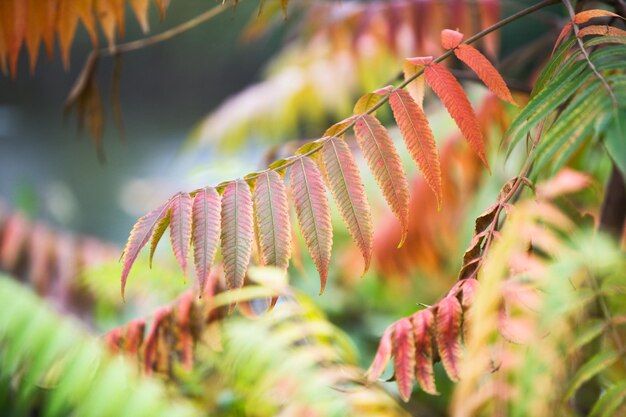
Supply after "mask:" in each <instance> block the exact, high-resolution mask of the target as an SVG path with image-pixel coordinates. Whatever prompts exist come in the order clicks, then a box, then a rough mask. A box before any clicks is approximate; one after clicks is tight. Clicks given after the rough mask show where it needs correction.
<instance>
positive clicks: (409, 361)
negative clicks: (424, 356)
mask: <svg viewBox="0 0 626 417" xmlns="http://www.w3.org/2000/svg"><path fill="white" fill-rule="evenodd" d="M393 360H394V367H395V369H396V383H397V384H398V391H399V393H400V397H401V398H402V399H403V400H404V401H405V402H408V401H409V398H411V391H412V390H413V378H414V376H415V340H414V339H413V326H412V325H411V320H410V319H408V318H404V319H401V320H398V321H397V322H396V324H395V326H394V332H393Z"/></svg>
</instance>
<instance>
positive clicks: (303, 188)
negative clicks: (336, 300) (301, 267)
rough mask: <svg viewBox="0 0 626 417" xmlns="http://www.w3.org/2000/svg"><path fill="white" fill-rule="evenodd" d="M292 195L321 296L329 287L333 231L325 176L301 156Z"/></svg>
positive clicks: (293, 171) (293, 177)
mask: <svg viewBox="0 0 626 417" xmlns="http://www.w3.org/2000/svg"><path fill="white" fill-rule="evenodd" d="M290 175H291V177H290V180H291V184H290V185H291V194H292V196H293V202H294V205H295V207H296V217H297V218H298V224H299V225H300V230H301V231H302V236H303V237H304V241H305V242H306V246H307V248H308V249H309V253H310V254H311V257H312V258H313V262H314V263H315V266H316V267H317V271H318V272H319V274H320V285H321V288H320V294H321V293H322V292H324V287H326V279H327V278H328V266H329V264H330V252H331V248H332V245H333V229H332V224H331V222H330V206H329V205H328V199H327V197H326V189H325V188H324V183H323V181H322V174H321V173H320V171H319V169H318V168H317V166H316V165H315V162H313V161H312V160H311V159H309V158H307V157H300V158H299V159H298V160H297V161H296V163H295V164H293V165H292V166H291V174H290Z"/></svg>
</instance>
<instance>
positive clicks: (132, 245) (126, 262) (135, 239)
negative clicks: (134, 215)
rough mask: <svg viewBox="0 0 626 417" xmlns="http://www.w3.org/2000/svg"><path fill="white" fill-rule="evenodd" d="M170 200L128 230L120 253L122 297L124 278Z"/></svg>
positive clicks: (165, 211)
mask: <svg viewBox="0 0 626 417" xmlns="http://www.w3.org/2000/svg"><path fill="white" fill-rule="evenodd" d="M170 201H171V200H168V201H167V202H166V203H165V204H163V205H162V206H161V207H159V208H157V209H155V210H152V211H151V212H150V213H148V214H146V215H144V216H143V217H141V218H140V219H139V220H137V223H135V225H134V226H133V229H132V230H131V231H130V236H129V237H128V242H126V247H125V248H124V252H123V253H122V264H123V268H122V298H124V290H125V288H126V280H127V279H128V273H129V272H130V268H131V267H132V266H133V263H134V262H135V260H136V259H137V255H139V252H140V251H141V249H142V248H143V247H144V246H145V245H146V243H148V240H149V239H150V236H151V235H152V231H153V230H154V227H155V226H156V224H157V223H158V222H159V221H160V220H161V219H162V218H163V216H164V215H165V213H167V211H168V210H169V209H170Z"/></svg>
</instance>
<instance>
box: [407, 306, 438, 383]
mask: <svg viewBox="0 0 626 417" xmlns="http://www.w3.org/2000/svg"><path fill="white" fill-rule="evenodd" d="M411 320H412V321H413V334H414V337H415V378H416V379H417V382H419V384H420V386H421V387H422V389H423V390H424V391H425V392H427V393H429V394H432V395H436V394H437V387H436V386H435V377H434V373H433V340H432V331H433V324H434V320H435V319H434V316H433V313H432V311H430V310H428V309H426V310H421V311H418V312H417V313H415V314H413V316H411Z"/></svg>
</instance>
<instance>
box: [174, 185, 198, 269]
mask: <svg viewBox="0 0 626 417" xmlns="http://www.w3.org/2000/svg"><path fill="white" fill-rule="evenodd" d="M192 204H193V203H192V199H191V196H190V195H189V194H188V193H178V194H177V195H176V197H174V200H173V201H172V204H171V212H170V240H171V242H172V249H173V251H174V255H175V256H176V260H177V261H178V264H179V265H180V267H181V268H182V270H183V274H185V273H186V271H187V256H188V254H189V246H190V244H191V217H192Z"/></svg>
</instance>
